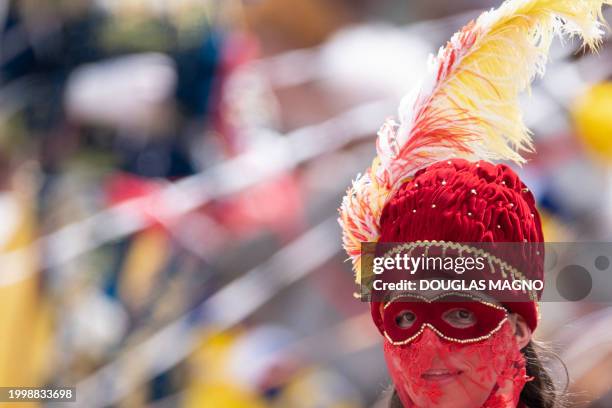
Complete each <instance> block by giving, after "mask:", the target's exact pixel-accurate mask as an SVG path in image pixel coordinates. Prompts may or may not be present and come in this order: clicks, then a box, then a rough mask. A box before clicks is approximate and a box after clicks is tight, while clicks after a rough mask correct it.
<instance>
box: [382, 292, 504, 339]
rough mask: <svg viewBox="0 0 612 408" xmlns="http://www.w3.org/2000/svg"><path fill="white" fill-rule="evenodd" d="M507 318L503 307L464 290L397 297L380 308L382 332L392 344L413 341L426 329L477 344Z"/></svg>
mask: <svg viewBox="0 0 612 408" xmlns="http://www.w3.org/2000/svg"><path fill="white" fill-rule="evenodd" d="M507 318H508V312H507V311H506V309H505V308H504V307H503V306H499V305H497V304H494V303H491V302H487V301H484V300H479V299H477V298H475V297H473V296H470V295H469V294H464V293H442V294H440V295H438V296H435V297H433V298H430V299H427V298H425V297H421V296H419V295H410V296H403V297H401V298H397V299H396V300H394V301H392V302H389V303H386V304H385V305H384V307H383V311H382V330H381V331H382V332H383V334H384V336H385V337H386V338H387V340H389V342H390V343H392V344H394V345H404V344H408V343H410V342H412V341H415V340H416V339H417V338H418V337H419V336H420V335H421V334H422V333H423V331H424V330H425V328H429V329H430V330H432V331H433V332H435V333H436V334H437V335H438V336H440V337H441V338H443V339H444V340H447V341H451V342H455V343H459V344H467V343H476V342H479V341H482V340H485V339H487V338H488V337H490V336H491V335H492V334H494V333H495V332H497V331H498V330H499V329H500V328H501V327H502V325H503V323H504V322H505V321H506V320H507Z"/></svg>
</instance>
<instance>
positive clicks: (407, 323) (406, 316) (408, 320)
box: [395, 309, 417, 329]
mask: <svg viewBox="0 0 612 408" xmlns="http://www.w3.org/2000/svg"><path fill="white" fill-rule="evenodd" d="M416 320H417V317H416V314H414V312H413V311H411V310H408V309H406V310H402V311H401V312H399V313H398V314H397V316H395V324H397V326H398V327H399V328H401V329H407V328H409V327H412V325H413V324H414V323H415V322H416Z"/></svg>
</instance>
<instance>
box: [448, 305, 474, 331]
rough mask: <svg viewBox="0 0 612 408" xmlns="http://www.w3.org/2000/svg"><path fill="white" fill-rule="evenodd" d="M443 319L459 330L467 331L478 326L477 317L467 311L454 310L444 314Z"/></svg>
mask: <svg viewBox="0 0 612 408" xmlns="http://www.w3.org/2000/svg"><path fill="white" fill-rule="evenodd" d="M442 319H444V321H445V322H446V323H448V324H450V325H451V326H453V327H456V328H458V329H465V328H468V327H472V326H473V325H475V324H476V316H474V313H472V312H471V311H469V310H467V309H453V310H449V311H448V312H446V313H444V315H443V316H442Z"/></svg>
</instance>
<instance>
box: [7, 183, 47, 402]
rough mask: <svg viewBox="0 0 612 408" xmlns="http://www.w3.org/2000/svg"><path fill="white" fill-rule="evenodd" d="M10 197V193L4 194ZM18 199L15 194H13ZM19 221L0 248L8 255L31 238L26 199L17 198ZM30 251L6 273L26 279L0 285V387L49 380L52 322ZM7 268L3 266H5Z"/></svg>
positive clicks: (31, 220)
mask: <svg viewBox="0 0 612 408" xmlns="http://www.w3.org/2000/svg"><path fill="white" fill-rule="evenodd" d="M7 194H10V193H7ZM15 196H17V194H15ZM17 202H18V203H19V205H18V208H19V221H18V223H17V224H16V227H15V229H14V233H13V234H11V235H10V237H9V239H8V240H7V241H5V243H4V244H3V245H1V248H0V251H1V252H3V253H8V252H11V251H16V250H20V249H24V248H27V247H28V246H29V245H30V244H31V243H32V241H33V239H34V235H35V234H34V231H35V224H34V216H33V211H31V208H30V206H29V205H28V202H27V199H25V198H23V197H17ZM33 252H34V249H30V250H29V251H28V252H27V253H25V254H24V255H23V256H21V257H20V258H19V259H18V262H15V263H11V268H17V269H18V270H11V271H5V272H7V273H10V274H15V275H22V274H23V275H24V276H26V278H25V279H21V280H18V281H16V283H11V284H8V285H2V286H0V333H2V335H1V336H0V386H2V387H13V386H14V387H37V386H42V385H44V384H45V382H46V381H47V380H48V373H49V370H50V365H51V363H52V360H53V356H52V355H51V347H50V346H51V334H52V319H51V307H50V302H49V300H48V299H47V298H46V296H45V293H44V292H43V288H42V287H41V284H40V275H38V274H37V273H35V272H36V269H37V268H38V259H37V254H35V253H33ZM4 266H6V265H4ZM1 272H2V271H0V273H1ZM0 406H10V407H11V408H18V407H37V406H39V404H34V403H7V404H2V403H0Z"/></svg>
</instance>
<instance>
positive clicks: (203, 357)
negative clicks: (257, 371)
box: [183, 333, 268, 408]
mask: <svg viewBox="0 0 612 408" xmlns="http://www.w3.org/2000/svg"><path fill="white" fill-rule="evenodd" d="M205 336H206V334H205ZM235 339H236V337H235V336H234V335H233V334H232V333H219V334H215V335H213V336H211V337H210V338H209V339H207V340H204V341H203V342H202V344H201V346H200V347H199V349H198V350H197V351H196V352H195V353H194V354H193V355H192V357H191V358H190V360H189V363H190V368H191V373H190V374H191V376H190V382H189V383H188V385H187V387H186V391H185V398H184V400H183V407H184V408H200V407H223V408H265V407H267V406H268V405H267V404H266V403H265V402H264V401H263V400H262V399H261V398H260V397H259V396H258V395H256V394H255V393H254V392H252V391H250V390H247V389H246V388H245V387H242V386H240V385H239V384H237V383H236V381H235V380H234V379H233V378H232V376H231V375H230V374H229V372H228V369H227V363H228V356H229V353H230V352H231V347H232V345H233V343H234V341H235Z"/></svg>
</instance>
